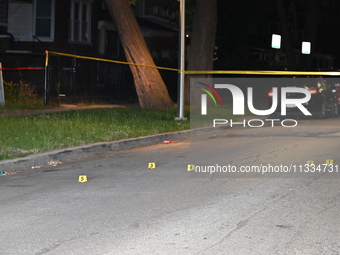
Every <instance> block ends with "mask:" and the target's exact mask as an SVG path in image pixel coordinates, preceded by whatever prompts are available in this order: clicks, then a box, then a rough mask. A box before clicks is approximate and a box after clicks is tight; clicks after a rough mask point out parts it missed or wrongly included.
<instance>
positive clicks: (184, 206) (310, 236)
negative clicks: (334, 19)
mask: <svg viewBox="0 0 340 255" xmlns="http://www.w3.org/2000/svg"><path fill="white" fill-rule="evenodd" d="M339 149H340V119H328V120H303V121H301V122H300V123H299V125H298V126H297V127H296V128H282V127H279V126H277V127H274V128H272V127H269V126H267V127H263V128H242V127H236V128H230V129H222V130H219V131H211V132H207V133H204V134H200V135H195V136H193V137H192V139H191V140H190V141H189V140H183V141H176V142H174V143H171V144H158V145H154V146H149V147H144V148H137V149H132V150H126V151H118V152H110V153H103V154H100V155H95V156H91V157H88V158H86V159H83V160H81V161H71V162H67V163H65V164H62V165H57V166H55V167H53V166H50V167H45V168H41V169H34V170H29V171H24V172H22V173H20V174H17V175H9V176H3V177H0V194H1V196H0V208H1V209H0V254H1V255H2V254H4V255H5V254H6V255H7V254H10V255H12V254H15V255H18V254H25V255H26V254H36V255H38V254H143V255H145V254H181V255H183V254H232V255H234V254H236V255H237V254H242V255H244V254H261V255H262V254H332V255H333V254H340V220H339V216H340V199H339V198H340V178H339V177H340V169H339V170H338V171H339V172H336V171H337V170H336V169H337V168H336V167H337V164H339V162H340V156H339ZM326 160H333V161H334V163H333V166H334V169H333V170H332V172H330V170H329V168H325V164H324V163H325V161H326ZM307 161H313V162H314V164H315V166H319V167H323V168H322V170H318V169H314V170H313V169H311V168H308V169H306V168H303V167H308V166H305V164H306V163H307ZM151 162H152V163H156V166H157V167H156V168H155V169H148V164H149V163H151ZM189 164H194V165H195V169H196V171H190V172H188V171H186V170H187V168H188V165H189ZM222 165H223V166H230V167H232V168H233V169H234V170H235V169H236V172H230V173H227V172H222V173H216V172H215V173H211V172H208V173H207V172H203V169H207V168H204V167H206V166H214V167H215V171H216V169H217V168H218V166H222ZM269 165H271V166H272V167H274V166H275V167H276V170H277V169H278V168H279V166H281V168H282V169H283V170H285V168H287V167H290V170H291V172H290V173H287V172H282V173H281V172H275V171H273V172H271V173H269V172H265V171H263V170H264V169H263V166H267V168H268V169H269V168H270V167H269ZM252 166H253V167H255V166H256V167H257V168H256V169H258V168H259V167H260V166H262V169H261V170H262V171H261V172H256V173H254V172H240V171H241V168H242V167H243V168H245V167H248V168H249V167H252ZM300 166H301V167H300ZM198 167H200V169H202V171H201V172H197V169H198ZM294 168H295V170H296V171H295V172H294V171H293V170H294ZM212 169H213V168H210V171H211V170H212ZM254 169H255V168H254ZM292 169H293V170H292ZM300 169H302V170H301V171H300ZM248 170H249V169H248ZM79 175H86V176H87V179H88V181H87V182H85V183H79V182H78V178H79Z"/></svg>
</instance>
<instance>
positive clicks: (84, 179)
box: [78, 175, 87, 182]
mask: <svg viewBox="0 0 340 255" xmlns="http://www.w3.org/2000/svg"><path fill="white" fill-rule="evenodd" d="M78 182H87V176H86V175H79V179H78Z"/></svg>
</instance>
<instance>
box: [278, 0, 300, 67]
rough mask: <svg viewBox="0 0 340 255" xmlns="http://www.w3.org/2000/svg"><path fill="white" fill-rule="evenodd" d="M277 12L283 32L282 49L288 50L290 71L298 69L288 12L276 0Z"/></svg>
mask: <svg viewBox="0 0 340 255" xmlns="http://www.w3.org/2000/svg"><path fill="white" fill-rule="evenodd" d="M276 6H277V11H278V14H279V19H280V23H281V30H282V47H283V48H284V49H285V50H286V58H287V64H288V69H295V68H296V60H295V54H294V48H293V41H292V36H291V32H290V27H289V22H288V17H287V10H286V6H285V5H284V3H283V1H282V0H276Z"/></svg>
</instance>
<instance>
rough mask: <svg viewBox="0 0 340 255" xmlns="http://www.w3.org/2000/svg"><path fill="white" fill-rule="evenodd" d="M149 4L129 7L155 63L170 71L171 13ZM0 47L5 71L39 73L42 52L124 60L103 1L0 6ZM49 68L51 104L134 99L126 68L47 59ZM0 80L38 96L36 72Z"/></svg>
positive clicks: (27, 1)
mask: <svg viewBox="0 0 340 255" xmlns="http://www.w3.org/2000/svg"><path fill="white" fill-rule="evenodd" d="M150 2H152V1H148V0H139V1H138V4H137V6H136V7H133V8H134V11H135V13H136V16H137V19H138V22H139V23H140V26H141V29H142V33H143V35H144V36H145V39H146V41H147V43H148V46H149V49H150V51H151V53H152V55H153V57H154V58H155V60H156V63H157V64H159V65H166V66H169V65H172V67H173V65H175V67H176V65H177V60H176V58H177V56H176V53H177V46H178V44H177V41H178V40H177V38H178V35H177V34H178V31H176V29H174V26H173V25H171V24H170V23H169V18H170V17H174V15H177V13H176V12H174V11H169V9H166V8H165V7H159V6H157V5H156V6H155V5H154V4H153V3H151V4H150ZM159 14H161V15H159ZM175 27H176V26H175ZM0 42H1V47H0V54H1V55H0V57H1V62H2V64H3V67H8V68H15V67H43V66H44V63H45V51H46V50H49V51H53V52H61V53H69V54H75V55H81V56H89V57H96V58H105V59H113V60H119V61H124V60H125V58H124V52H123V50H122V48H121V45H120V42H119V37H118V33H117V31H116V28H115V25H114V23H113V22H112V19H111V17H110V15H109V13H108V11H107V8H106V5H105V1H104V0H1V1H0ZM49 68H50V73H49V84H50V88H51V89H50V93H51V94H50V96H51V98H54V99H56V98H57V99H59V96H60V95H61V96H63V97H62V98H63V99H64V100H67V101H79V100H105V101H114V100H117V99H122V100H125V101H126V100H134V99H135V97H136V96H135V90H134V85H133V79H132V76H131V73H130V70H129V68H128V66H127V65H119V64H112V63H105V62H100V61H94V60H84V59H79V58H71V57H65V56H60V55H50V67H49ZM165 76H166V74H165ZM175 77H176V76H175ZM4 79H5V80H6V79H7V80H11V81H14V82H16V81H18V80H19V79H23V80H25V81H26V82H29V83H31V84H32V86H34V87H35V88H36V89H37V90H38V92H39V93H40V94H41V93H42V90H43V82H44V77H43V71H41V70H40V71H32V70H29V71H23V70H21V71H20V73H18V72H16V71H4ZM170 79H172V78H170ZM172 85H175V84H172ZM54 101H55V100H54Z"/></svg>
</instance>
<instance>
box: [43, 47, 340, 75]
mask: <svg viewBox="0 0 340 255" xmlns="http://www.w3.org/2000/svg"><path fill="white" fill-rule="evenodd" d="M45 53H46V60H45V67H47V66H48V65H49V54H52V55H59V56H64V57H71V58H81V59H88V60H96V61H103V62H110V63H116V64H123V65H134V66H141V67H149V68H155V69H161V70H168V71H174V72H178V73H184V74H187V75H192V74H234V75H237V74H239V75H319V76H340V72H334V71H330V72H325V71H315V72H312V71H266V70H253V71H246V70H199V71H197V70H196V71H188V70H187V71H186V70H180V69H176V68H169V67H161V66H150V65H143V64H137V63H130V62H124V61H118V60H111V59H105V58H95V57H87V56H81V55H75V54H68V53H62V52H55V51H46V52H45Z"/></svg>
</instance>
